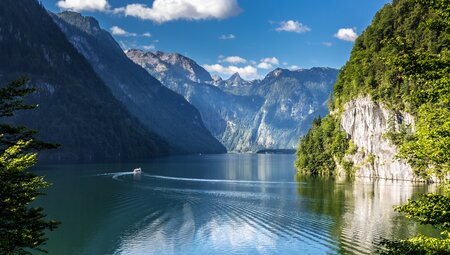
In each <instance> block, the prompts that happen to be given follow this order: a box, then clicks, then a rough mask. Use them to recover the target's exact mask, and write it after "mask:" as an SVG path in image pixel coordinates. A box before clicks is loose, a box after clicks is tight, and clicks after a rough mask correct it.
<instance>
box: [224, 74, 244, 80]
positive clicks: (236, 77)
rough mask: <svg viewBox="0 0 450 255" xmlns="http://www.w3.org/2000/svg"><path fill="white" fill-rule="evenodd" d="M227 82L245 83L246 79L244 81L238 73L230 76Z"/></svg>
mask: <svg viewBox="0 0 450 255" xmlns="http://www.w3.org/2000/svg"><path fill="white" fill-rule="evenodd" d="M227 81H231V82H243V81H245V80H244V79H242V77H241V75H240V74H239V73H238V72H236V73H234V74H233V75H231V76H230V78H228V80H227Z"/></svg>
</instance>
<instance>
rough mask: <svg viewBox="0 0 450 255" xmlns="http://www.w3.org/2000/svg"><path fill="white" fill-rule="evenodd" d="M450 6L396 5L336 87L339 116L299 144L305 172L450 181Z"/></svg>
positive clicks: (359, 47)
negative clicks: (449, 170) (449, 9)
mask: <svg viewBox="0 0 450 255" xmlns="http://www.w3.org/2000/svg"><path fill="white" fill-rule="evenodd" d="M448 6H449V5H448V1H447V2H445V1H436V2H432V1H409V0H395V1H393V2H392V4H386V5H385V6H384V7H383V8H382V9H381V10H380V11H379V12H378V13H377V14H376V15H375V17H374V19H373V21H372V23H371V25H370V26H369V27H368V28H367V29H366V30H365V31H364V32H363V33H362V34H361V35H360V36H359V37H358V39H357V40H356V42H355V45H354V47H353V50H352V53H351V56H350V59H349V61H348V62H347V63H346V65H345V66H344V67H343V69H342V71H341V74H340V75H339V78H338V80H337V82H336V84H335V87H334V91H333V100H332V101H331V102H330V105H331V107H332V114H330V115H329V116H327V117H326V118H324V119H321V120H320V119H317V120H316V121H315V122H314V125H313V127H312V129H311V130H310V131H309V132H308V134H307V135H306V136H305V137H304V138H303V139H302V140H301V142H300V144H299V148H298V153H297V162H296V166H297V168H298V170H299V172H303V173H308V174H312V175H336V176H339V175H344V176H362V177H373V178H384V179H392V180H409V181H415V180H421V181H423V180H427V181H429V180H434V181H436V180H439V179H443V178H449V175H448V165H449V161H450V153H449V150H448V148H450V103H449V98H450V90H449V88H450V86H449V81H450V54H449V48H450V41H449V38H450V23H449V17H450V16H449V12H448Z"/></svg>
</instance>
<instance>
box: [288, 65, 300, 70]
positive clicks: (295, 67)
mask: <svg viewBox="0 0 450 255" xmlns="http://www.w3.org/2000/svg"><path fill="white" fill-rule="evenodd" d="M289 69H290V70H298V69H300V66H297V65H291V66H290V67H289Z"/></svg>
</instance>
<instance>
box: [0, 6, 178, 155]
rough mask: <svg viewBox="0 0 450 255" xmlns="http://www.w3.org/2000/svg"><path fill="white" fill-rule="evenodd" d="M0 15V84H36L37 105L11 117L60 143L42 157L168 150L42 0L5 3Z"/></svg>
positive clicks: (160, 151)
mask: <svg viewBox="0 0 450 255" xmlns="http://www.w3.org/2000/svg"><path fill="white" fill-rule="evenodd" d="M0 17H1V18H0V57H1V59H2V60H3V61H0V83H1V84H6V83H7V82H9V81H11V80H13V79H17V78H18V77H21V76H27V77H29V78H30V79H31V81H30V85H33V86H35V87H37V89H38V91H37V93H35V94H33V95H32V96H31V97H30V98H28V100H29V102H30V103H36V104H39V108H38V109H37V110H33V111H25V112H21V113H19V114H18V115H17V116H15V117H14V118H13V119H10V120H9V121H12V122H14V123H16V124H24V125H27V126H29V127H31V128H34V129H36V130H38V131H39V138H40V139H43V140H45V141H49V142H56V143H60V144H62V146H61V147H60V148H59V149H58V150H56V151H51V152H48V153H43V154H42V155H41V157H42V159H43V160H49V161H66V162H67V161H71V162H72V161H77V162H78V161H109V160H137V159H146V158H149V157H151V156H161V155H167V154H168V153H169V152H170V147H169V145H168V144H167V143H166V142H165V141H164V139H162V138H161V137H160V136H158V135H157V134H155V133H152V132H149V131H147V129H146V128H145V127H144V126H143V125H142V124H141V123H140V122H139V121H138V120H137V119H136V118H134V117H132V116H130V113H129V112H128V110H127V109H126V108H125V107H123V105H122V104H121V103H120V102H119V101H118V100H117V99H116V98H115V97H114V96H113V95H112V93H111V91H110V90H109V88H108V87H107V86H106V85H105V84H104V83H103V81H102V80H101V79H100V78H99V77H98V76H97V74H96V73H95V71H94V70H93V69H92V67H91V65H90V64H89V62H88V61H86V59H85V58H84V57H83V56H82V55H81V54H79V53H78V51H77V50H76V49H75V48H74V47H73V46H72V44H71V43H69V41H68V40H67V39H66V36H65V35H64V34H63V33H62V32H61V30H60V29H59V27H58V26H57V25H56V24H55V23H54V22H53V19H52V18H51V17H50V16H49V14H48V13H47V11H46V10H45V9H44V8H43V7H42V6H41V5H40V4H39V3H38V2H37V1H35V0H14V1H13V0H2V1H0Z"/></svg>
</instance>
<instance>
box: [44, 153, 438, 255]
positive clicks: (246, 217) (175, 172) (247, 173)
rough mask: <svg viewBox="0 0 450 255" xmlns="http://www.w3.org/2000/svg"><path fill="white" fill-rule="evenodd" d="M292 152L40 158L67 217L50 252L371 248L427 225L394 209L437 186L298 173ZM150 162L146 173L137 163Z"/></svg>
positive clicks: (53, 206)
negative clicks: (87, 161)
mask: <svg viewBox="0 0 450 255" xmlns="http://www.w3.org/2000/svg"><path fill="white" fill-rule="evenodd" d="M294 160H295V157H294V155H251V154H228V155H202V156H200V155H199V156H184V157H171V158H164V159H158V160H155V161H152V162H150V163H140V164H138V163H136V164H111V165H106V164H99V165H58V166H40V167H38V168H36V172H37V173H38V174H41V175H45V176H46V178H47V180H48V181H50V182H52V183H53V186H52V187H51V188H50V189H48V191H47V196H45V197H43V198H40V199H39V201H38V204H39V205H42V206H44V207H45V209H46V213H47V214H48V215H49V217H51V218H54V219H58V220H60V221H62V225H60V227H59V228H58V229H57V231H55V232H52V233H50V235H49V238H50V240H49V242H48V245H47V249H48V250H49V252H50V254H65V255H70V254H93V255H101V254H123V255H125V254H126V255H141V254H158V255H159V254H370V253H372V252H373V251H374V250H375V249H377V241H378V240H379V239H380V237H387V238H403V237H407V236H409V235H412V234H415V233H417V232H418V231H420V232H426V231H427V230H426V229H421V228H420V227H418V226H417V225H415V224H413V223H410V222H409V221H407V220H405V219H404V218H403V217H402V216H400V215H398V214H397V213H395V212H394V211H393V206H394V205H399V204H402V203H405V202H406V201H407V200H408V199H409V198H411V197H414V196H415V195H417V194H418V193H423V192H427V191H431V190H430V189H433V187H430V186H426V185H420V184H412V183H408V182H391V181H370V180H356V181H353V182H346V181H338V180H330V179H328V180H326V179H307V178H305V179H299V180H296V178H295V170H294V167H293V164H294ZM135 167H142V171H143V173H142V175H141V176H140V177H139V176H133V174H132V173H130V171H131V170H132V169H133V168H135Z"/></svg>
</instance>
